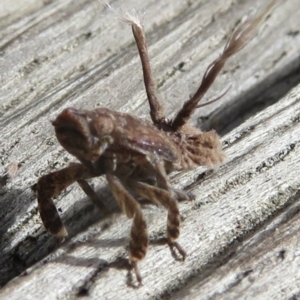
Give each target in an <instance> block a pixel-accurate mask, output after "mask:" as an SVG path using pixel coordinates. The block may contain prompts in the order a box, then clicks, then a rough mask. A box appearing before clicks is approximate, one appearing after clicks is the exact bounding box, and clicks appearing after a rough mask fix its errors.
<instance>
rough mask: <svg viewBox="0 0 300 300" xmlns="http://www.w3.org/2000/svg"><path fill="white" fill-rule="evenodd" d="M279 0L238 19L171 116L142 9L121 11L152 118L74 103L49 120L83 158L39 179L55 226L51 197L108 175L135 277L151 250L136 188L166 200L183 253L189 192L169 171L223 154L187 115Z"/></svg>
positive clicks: (58, 228) (44, 209)
mask: <svg viewBox="0 0 300 300" xmlns="http://www.w3.org/2000/svg"><path fill="white" fill-rule="evenodd" d="M276 2H277V1H271V3H270V4H269V5H268V7H267V8H266V10H265V11H264V13H262V14H259V15H258V16H254V17H252V18H250V19H249V20H248V21H246V22H244V23H242V24H241V25H240V26H239V27H237V29H236V30H235V31H234V32H233V33H232V35H231V36H230V38H229V39H228V41H227V43H226V45H225V48H224V50H223V52H222V53H221V55H220V56H219V57H218V58H217V59H216V60H214V61H213V62H212V63H211V64H210V65H209V66H208V68H207V70H206V72H205V74H204V76H203V78H202V82H201V84H200V86H199V88H198V90H197V91H196V93H195V94H194V96H192V97H191V98H190V99H189V100H187V101H186V102H184V104H183V106H182V108H181V109H180V110H179V112H178V113H177V115H176V116H175V118H174V119H172V120H168V119H166V117H165V114H164V108H163V104H162V102H161V101H160V100H159V98H158V97H157V93H156V85H155V81H154V78H153V76H152V71H151V66H150V61H149V56H148V50H147V45H146V38H145V33H144V29H143V25H142V24H141V22H140V20H139V18H138V16H137V15H136V16H129V15H128V16H127V17H126V18H125V19H124V20H125V21H126V22H127V23H129V24H130V25H131V27H132V32H133V36H134V39H135V42H136V44H137V48H138V52H139V56H140V59H141V63H142V68H143V75H144V84H145V89H146V93H147V98H148V102H149V106H150V116H151V119H152V122H150V121H149V120H145V119H140V118H137V117H134V116H131V115H129V114H125V113H120V112H117V111H114V110H110V109H108V108H97V109H95V110H93V111H89V110H78V109H76V108H73V107H70V108H66V109H64V110H63V111H62V112H61V113H60V114H59V115H58V116H57V118H56V119H55V121H53V122H52V124H53V126H54V129H55V133H56V137H57V139H58V141H59V143H60V144H61V146H62V147H63V148H64V149H65V150H66V151H68V152H69V153H70V154H72V155H73V156H75V157H76V158H77V159H78V161H79V162H80V163H73V164H71V165H70V166H68V167H66V168H64V169H62V170H59V171H56V172H53V173H49V174H47V175H44V176H42V177H41V178H40V179H39V180H38V183H37V185H36V192H37V199H38V209H39V213H40V216H41V219H42V221H43V224H44V226H45V228H46V229H47V230H48V231H49V232H50V233H51V234H54V235H56V236H58V237H64V236H66V235H67V230H66V228H65V227H64V225H63V223H62V221H61V219H60V217H59V214H58V212H57V209H56V207H55V204H54V203H53V200H52V198H53V197H54V196H56V195H58V194H59V193H60V192H61V191H62V190H64V189H65V188H66V187H68V186H69V185H70V184H72V183H74V182H77V183H78V184H79V186H80V187H81V188H82V189H83V191H84V192H85V193H86V194H87V195H88V196H89V197H91V198H95V197H96V198H97V197H99V196H98V195H96V193H95V192H94V191H93V190H92V188H91V187H90V185H89V184H88V183H87V181H86V180H87V179H89V178H93V177H97V176H102V175H104V176H105V177H106V179H107V182H108V185H109V187H110V189H111V191H112V193H113V195H114V197H115V199H116V200H117V202H118V204H119V206H120V207H121V209H122V211H123V212H124V213H125V214H126V216H127V217H128V218H131V219H132V227H131V233H130V244H129V260H130V262H131V265H132V267H133V269H134V272H135V274H136V278H137V281H138V282H139V283H141V282H142V276H141V274H140V272H139V268H138V262H139V261H140V260H141V259H143V258H144V257H145V255H146V251H147V247H148V232H147V224H146V221H145V218H144V216H143V213H142V210H141V206H140V203H139V202H138V201H137V200H136V199H135V197H134V195H138V196H140V197H142V198H146V199H148V200H149V201H151V202H152V203H154V204H160V205H162V206H164V207H165V208H166V210H167V212H168V214H167V232H166V240H167V243H168V244H169V246H170V247H172V248H174V249H175V250H176V249H177V251H178V253H179V254H180V255H181V257H182V259H183V260H184V259H185V257H186V252H185V250H184V249H183V247H182V246H181V245H180V244H179V243H178V242H177V239H178V237H179V230H180V214H179V208H178V200H182V199H186V200H187V199H189V198H190V197H189V195H188V194H187V193H185V192H183V191H179V190H176V189H174V188H173V187H172V186H171V185H170V182H169V179H168V174H170V173H171V172H172V171H174V170H177V171H178V170H188V169H192V168H195V167H197V166H200V165H201V166H209V167H212V166H215V165H219V164H222V163H223V162H224V159H225V153H224V152H223V151H222V147H221V141H220V138H219V136H218V134H217V133H216V132H215V131H214V130H212V131H209V132H202V131H201V130H199V129H197V128H195V127H192V126H191V125H190V124H189V123H188V121H189V119H190V117H191V115H192V114H193V113H194V112H195V110H196V109H197V108H199V107H202V106H204V105H207V104H209V103H211V102H213V101H216V100H217V99H219V98H220V97H218V98H217V99H214V100H212V101H209V102H206V103H204V104H199V101H200V100H201V99H202V98H203V96H204V95H205V93H206V92H207V90H208V89H209V88H210V86H211V85H212V83H213V82H214V80H215V78H216V77H217V76H218V74H219V73H220V71H221V70H222V68H223V66H224V64H225V62H226V61H227V59H228V58H229V57H231V56H232V55H234V54H235V53H236V52H238V51H239V50H241V49H242V48H243V47H244V46H245V45H246V44H247V43H248V42H249V41H250V40H251V39H252V38H253V37H254V35H255V33H256V28H257V25H258V24H260V23H261V21H262V20H263V19H264V18H265V16H266V15H267V13H268V12H269V11H270V9H271V8H272V7H273V6H274V4H275V3H276ZM103 207H104V206H103Z"/></svg>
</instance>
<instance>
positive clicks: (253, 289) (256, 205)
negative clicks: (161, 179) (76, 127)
mask: <svg viewBox="0 0 300 300" xmlns="http://www.w3.org/2000/svg"><path fill="white" fill-rule="evenodd" d="M169 2H170V3H169V4H168V2H167V3H164V2H160V1H157V0H153V1H147V4H145V3H138V2H134V3H133V2H129V1H115V2H113V3H112V4H113V6H114V7H116V8H117V7H120V6H123V8H125V9H128V8H129V7H132V6H134V7H136V9H137V10H145V11H146V16H145V26H146V31H147V37H148V43H149V46H150V55H151V58H152V62H153V66H154V68H155V75H156V78H157V82H158V85H159V92H160V94H161V96H162V98H164V99H169V100H165V103H166V109H167V111H168V112H170V115H172V113H173V112H174V110H176V109H178V108H179V107H180V106H181V104H182V102H183V101H184V100H186V99H187V98H188V97H189V94H191V93H192V92H193V91H194V90H195V88H196V87H197V85H198V84H199V80H200V79H201V76H202V74H203V72H204V70H205V68H206V66H207V65H208V64H209V63H210V62H211V61H212V60H213V59H214V58H215V57H216V56H217V55H218V53H219V52H220V49H221V48H222V47H223V46H224V42H225V38H226V36H227V35H228V33H229V32H230V30H232V28H233V27H234V25H235V23H236V22H237V21H239V20H240V18H241V17H242V16H244V15H246V14H248V13H249V12H251V8H253V7H257V6H259V5H261V4H262V3H265V2H264V1H259V0H257V1H234V0H231V1H230V0H227V1H224V0H223V1H221V0H219V1H193V2H189V1H172V2H171V1H169ZM0 8H1V9H0V13H1V17H0V36H1V44H0V48H1V50H0V51H1V53H0V68H1V72H0V83H1V90H0V114H1V119H0V126H1V140H0V151H1V152H0V155H1V164H2V174H4V173H5V168H6V167H7V166H8V165H9V163H12V162H17V163H19V164H20V169H19V172H18V174H17V176H16V177H14V178H12V179H10V180H8V181H7V182H6V184H5V178H2V181H1V182H2V185H3V186H2V188H1V199H0V203H1V211H0V218H1V219H0V234H1V240H0V251H1V257H0V280H1V282H0V284H1V285H3V284H5V283H6V282H7V281H8V280H11V279H12V278H14V277H16V276H18V275H20V274H21V273H22V275H21V276H19V277H16V278H15V279H14V280H12V281H11V282H9V283H7V284H6V285H5V286H3V287H2V290H0V298H1V299H2V298H3V299H6V298H9V299H20V297H21V298H22V299H46V298H47V299H54V298H55V299H56V298H57V299H66V298H72V299H73V298H76V297H77V296H80V295H89V296H90V297H91V298H93V299H99V298H100V299H154V298H159V299H160V298H169V297H170V296H171V295H172V298H174V299H195V298H197V299H208V298H216V299H218V298H220V299H232V298H243V297H244V298H247V297H248V298H258V299H276V298H277V299H283V298H293V299H294V298H297V297H299V295H300V273H299V271H298V270H299V266H300V258H299V253H300V250H299V249H300V243H299V242H298V240H299V227H300V221H299V210H300V205H299V203H298V199H299V187H300V179H299V178H300V174H299V173H300V171H299V160H300V148H299V141H300V125H299V120H300V102H299V98H300V96H299V95H300V87H299V86H298V87H296V88H295V89H294V90H292V91H291V92H289V94H288V95H287V96H286V97H283V98H282V99H280V98H281V97H282V96H283V95H284V93H286V92H287V91H288V90H289V89H290V88H291V87H292V86H293V85H296V82H297V81H299V77H300V76H299V74H300V71H299V70H300V57H299V53H300V33H299V28H300V19H299V14H300V3H299V1H298V0H289V1H283V3H282V4H280V5H279V6H278V7H277V8H276V9H275V10H274V12H273V13H272V14H271V16H270V18H269V19H268V20H267V21H266V22H265V25H264V26H263V29H262V30H261V32H260V33H259V35H258V37H257V38H256V39H255V40H254V41H253V42H252V43H251V44H249V45H248V46H247V47H246V48H245V49H243V51H241V53H239V54H238V55H237V56H236V57H235V58H234V59H231V61H230V62H229V63H228V64H227V66H226V68H225V71H224V72H223V74H222V75H221V76H220V78H219V79H218V83H216V84H215V85H214V87H213V89H212V90H213V91H212V92H211V93H210V94H209V96H208V98H209V97H211V96H213V95H216V94H219V93H220V92H221V91H222V90H223V89H224V87H226V86H227V85H228V83H233V87H232V88H231V90H230V92H229V93H228V94H227V95H226V96H225V97H224V99H222V100H221V101H219V102H217V103H215V104H214V105H211V106H209V107H206V108H205V109H202V110H201V111H199V113H198V112H197V114H196V115H195V117H194V119H193V120H194V122H196V121H197V118H199V117H202V121H203V120H205V122H204V124H202V125H204V126H210V125H209V124H211V125H213V126H214V127H215V128H218V129H220V128H221V129H223V130H224V132H225V131H228V130H229V129H230V128H234V127H235V126H236V125H237V124H239V123H242V124H241V125H240V126H239V127H236V128H234V129H233V130H232V131H230V132H229V133H227V134H226V135H225V136H224V137H223V142H224V145H225V147H226V153H227V154H228V162H227V164H225V165H224V166H221V167H220V168H219V169H218V170H215V171H214V172H206V171H205V170H204V169H203V168H198V169H197V170H195V171H192V172H187V173H181V174H176V175H174V176H173V178H172V183H173V184H174V185H176V186H177V187H180V188H185V189H187V190H190V191H191V192H193V193H194V194H195V195H196V200H195V201H194V202H190V203H181V204H180V209H181V212H182V215H183V216H184V219H185V221H184V222H183V224H182V234H181V237H180V242H181V244H182V245H183V246H184V247H185V248H186V250H187V252H188V257H187V259H186V261H185V262H184V263H182V262H178V261H176V260H175V259H174V258H173V257H172V256H171V254H170V250H169V248H168V247H167V246H166V245H158V244H157V242H156V241H157V240H158V239H159V238H161V237H163V236H164V233H165V222H166V212H165V211H164V209H162V208H159V207H153V206H145V208H144V211H145V215H146V217H147V220H148V224H149V229H150V232H151V245H150V249H149V252H148V254H147V257H146V259H145V260H144V261H143V262H142V263H141V273H142V275H143V278H144V286H143V287H141V288H139V289H135V288H133V287H131V286H130V285H129V284H128V283H129V282H130V276H129V275H128V274H130V273H128V270H127V264H126V257H127V252H126V245H127V243H128V234H129V229H130V221H128V220H127V219H126V218H125V216H123V215H121V214H120V213H118V212H115V213H113V214H112V216H111V217H110V218H105V219H104V218H103V215H101V212H99V210H98V209H97V208H96V207H94V206H93V205H92V204H91V203H90V201H89V200H88V199H87V198H86V197H84V196H83V195H82V192H81V191H80V189H79V188H78V187H77V186H76V185H74V186H72V187H70V188H68V189H67V191H66V192H64V193H63V194H62V195H61V196H59V197H58V198H57V200H56V201H57V206H58V207H59V208H60V209H61V215H62V218H63V220H64V221H65V223H66V226H67V228H68V230H69V233H70V238H69V239H68V240H66V241H65V242H64V243H62V244H60V242H59V241H58V240H57V239H55V238H54V237H51V236H49V235H48V234H47V233H46V232H45V230H44V228H43V226H42V225H41V221H40V218H39V216H38V213H37V204H36V199H35V195H34V194H33V192H32V191H31V189H30V186H31V185H32V184H34V183H35V182H36V180H37V178H38V177H39V176H40V175H41V174H45V173H48V172H50V171H52V170H57V169H60V168H62V167H63V166H66V165H67V164H68V163H69V162H70V161H72V160H73V159H72V158H71V157H70V156H69V155H67V154H66V152H65V151H63V150H62V149H61V148H60V147H59V146H58V143H57V142H56V140H55V137H54V134H53V129H52V126H51V123H50V122H49V121H50V120H51V119H53V118H54V117H55V116H56V115H57V114H58V112H59V111H61V110H62V108H64V107H67V106H76V107H85V108H90V109H92V108H94V107H98V106H107V107H110V108H116V109H118V110H120V111H123V112H131V113H133V114H135V115H137V116H142V117H148V110H149V109H148V106H147V102H146V98H145V93H144V89H143V83H142V76H141V68H140V65H139V60H138V57H137V53H136V49H135V45H134V43H133V38H132V36H131V31H130V28H129V27H128V26H126V25H124V24H122V23H120V22H118V21H116V20H114V18H113V16H112V13H111V12H109V11H108V10H107V9H104V8H103V6H101V5H100V4H99V3H98V2H97V1H94V2H90V1H86V0H82V1H65V0H64V1H44V2H41V1H36V0H27V1H22V3H21V2H20V3H18V4H15V5H14V6H13V5H11V2H10V1H2V3H0ZM263 92H265V93H263ZM272 102H277V103H276V104H274V105H271V106H269V105H270V103H272ZM263 106H266V108H265V109H263V110H262V111H261V112H260V113H258V114H257V115H255V116H252V117H250V118H249V119H248V120H247V121H244V119H245V118H248V117H249V116H250V115H251V114H252V113H253V112H254V111H256V110H258V109H261V108H263ZM4 177H5V176H4ZM94 187H95V189H96V190H97V191H98V192H99V193H100V194H102V195H103V197H104V198H105V199H106V201H107V204H108V206H109V207H111V208H112V209H114V208H116V205H115V204H114V201H113V198H112V196H111V195H110V193H109V191H108V189H107V188H106V185H105V182H104V180H102V179H99V180H95V181H94ZM49 253H51V254H50V255H48V256H47V254H49ZM25 270H26V271H25ZM24 271H25V272H24ZM133 283H134V278H133Z"/></svg>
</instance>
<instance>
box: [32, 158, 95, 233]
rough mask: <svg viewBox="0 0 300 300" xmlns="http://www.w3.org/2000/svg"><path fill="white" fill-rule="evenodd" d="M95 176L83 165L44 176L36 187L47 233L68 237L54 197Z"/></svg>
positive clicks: (72, 166) (40, 211) (75, 165)
mask: <svg viewBox="0 0 300 300" xmlns="http://www.w3.org/2000/svg"><path fill="white" fill-rule="evenodd" d="M94 176H99V174H97V175H95V174H92V173H90V172H89V170H88V169H87V168H86V167H85V166H83V165H81V164H72V165H70V166H69V167H67V168H64V169H62V170H59V171H56V172H53V173H50V174H47V175H44V176H42V177H41V178H40V179H39V180H38V182H37V185H36V192H37V199H38V209H39V213H40V215H41V219H42V221H43V224H44V226H45V228H46V229H47V231H49V232H50V233H51V234H54V235H56V236H59V237H64V236H66V235H67V234H68V233H67V230H66V228H65V226H64V225H63V223H62V221H61V219H60V217H59V214H58V212H57V209H56V207H55V204H54V202H53V200H52V197H54V196H56V195H58V194H59V193H60V192H61V191H63V190H64V189H65V188H66V187H68V186H69V185H71V184H72V183H73V182H75V181H80V180H82V179H87V178H91V177H94Z"/></svg>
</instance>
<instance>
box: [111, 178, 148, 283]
mask: <svg viewBox="0 0 300 300" xmlns="http://www.w3.org/2000/svg"><path fill="white" fill-rule="evenodd" d="M106 178H107V181H108V183H109V186H110V188H111V191H112V193H113V195H114V196H115V198H116V200H117V202H118V204H119V205H120V207H121V209H122V211H123V212H124V213H125V214H126V216H127V217H128V218H130V219H131V218H133V222H132V227H131V239H130V244H129V259H130V261H131V264H132V266H133V268H134V271H135V274H136V278H137V281H138V282H139V283H141V282H142V277H141V274H140V271H139V269H138V266H137V263H138V261H140V260H141V259H143V258H144V257H145V255H146V252H147V247H148V231H147V224H146V221H145V219H144V216H143V213H142V210H141V206H140V204H139V203H138V202H137V201H136V200H135V199H134V198H133V196H131V195H130V193H129V192H128V191H127V190H126V189H125V187H124V186H123V184H122V182H121V180H120V179H118V178H117V177H116V176H114V175H111V174H107V175H106Z"/></svg>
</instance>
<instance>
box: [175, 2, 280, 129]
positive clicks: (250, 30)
mask: <svg viewBox="0 0 300 300" xmlns="http://www.w3.org/2000/svg"><path fill="white" fill-rule="evenodd" d="M277 2H278V0H273V1H271V2H270V3H269V4H268V5H267V7H266V8H265V9H264V11H263V13H261V14H258V15H254V16H253V17H252V18H249V19H248V20H246V21H245V22H243V23H242V24H240V25H239V26H238V27H237V28H236V30H235V31H234V32H233V33H232V35H231V37H230V38H229V39H228V41H227V43H226V45H225V47H224V50H223V52H222V53H221V55H220V56H219V57H218V58H217V59H215V60H214V61H213V62H212V63H211V64H210V65H209V66H208V67H207V69H206V71H205V73H204V76H203V78H202V81H201V84H200V86H199V88H198V90H197V91H196V93H195V95H194V96H193V97H192V98H191V99H189V100H188V101H186V102H185V103H184V104H183V107H182V108H181V109H180V110H179V112H178V113H177V115H176V117H175V118H174V119H173V121H171V128H172V130H173V131H177V130H178V129H179V128H180V127H182V126H183V125H184V124H185V123H186V122H187V121H188V120H189V119H190V117H191V115H192V114H193V113H194V111H195V110H196V109H197V108H198V107H201V106H205V105H207V104H206V103H205V104H203V105H200V106H199V105H198V103H199V101H200V100H201V99H202V98H203V96H204V95H205V94H206V92H207V91H208V89H209V88H210V87H211V85H212V84H213V82H214V81H215V79H216V77H217V76H218V74H219V73H220V71H221V70H222V68H223V67H224V65H225V63H226V61H227V60H228V58H230V57H231V56H232V55H234V54H235V53H236V52H238V51H240V50H241V49H242V48H244V47H245V46H246V45H247V44H248V43H249V42H250V41H251V40H252V39H253V38H254V37H255V35H256V33H257V31H258V29H257V27H258V25H259V24H260V23H261V22H262V21H263V20H264V19H265V18H266V17H267V15H268V14H269V13H270V11H271V10H272V9H273V8H274V7H275V5H276V4H277ZM210 103H212V102H211V101H210Z"/></svg>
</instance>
